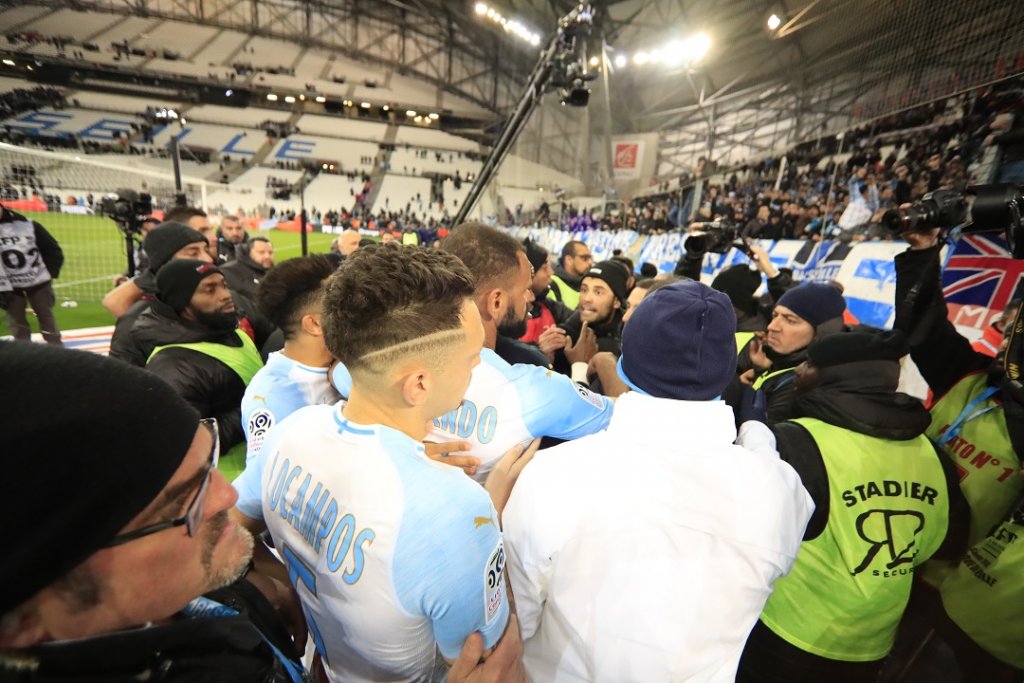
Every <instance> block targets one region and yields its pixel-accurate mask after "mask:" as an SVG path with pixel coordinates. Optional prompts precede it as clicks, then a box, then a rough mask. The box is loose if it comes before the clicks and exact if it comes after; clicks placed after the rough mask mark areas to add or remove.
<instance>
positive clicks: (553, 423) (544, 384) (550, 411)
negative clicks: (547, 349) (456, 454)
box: [509, 364, 614, 439]
mask: <svg viewBox="0 0 1024 683" xmlns="http://www.w3.org/2000/svg"><path fill="white" fill-rule="evenodd" d="M509 373H510V375H509V376H510V379H512V381H513V383H514V385H515V388H516V391H517V392H518V393H519V403H520V405H521V407H522V411H523V422H524V423H525V424H526V428H527V429H528V430H530V434H532V435H533V436H535V437H538V436H552V437H554V438H556V439H578V438H580V437H581V436H586V435H587V434H593V433H594V432H599V431H601V430H603V429H605V428H606V427H607V426H608V422H609V421H610V420H611V419H612V408H613V406H614V403H613V402H612V400H611V399H609V398H607V397H605V396H601V395H600V394H595V393H594V392H592V391H590V390H589V389H587V388H585V387H581V386H580V385H578V384H576V382H573V381H572V379H570V378H568V377H566V376H565V375H560V374H558V373H554V372H550V371H548V370H546V369H544V368H541V367H537V366H536V365H522V364H520V365H513V366H510V368H509Z"/></svg>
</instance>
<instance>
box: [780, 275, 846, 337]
mask: <svg viewBox="0 0 1024 683" xmlns="http://www.w3.org/2000/svg"><path fill="white" fill-rule="evenodd" d="M776 305H778V306H785V307H786V308H788V309H789V310H791V311H793V312H794V313H796V314H797V315H798V316H800V317H801V318H803V319H804V320H806V321H807V322H808V323H810V325H811V327H818V326H819V325H821V324H822V323H824V322H828V321H829V320H835V319H836V318H840V319H841V318H842V317H843V311H845V310H846V300H845V299H843V295H842V294H841V293H840V292H839V290H838V289H836V288H835V287H833V286H832V285H823V284H821V283H818V282H805V283H803V284H802V285H799V286H797V287H794V288H793V289H791V290H789V291H787V292H786V293H785V294H783V295H782V297H781V298H779V301H778V303H777V304H776Z"/></svg>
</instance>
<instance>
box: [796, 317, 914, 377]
mask: <svg viewBox="0 0 1024 683" xmlns="http://www.w3.org/2000/svg"><path fill="white" fill-rule="evenodd" d="M908 353H910V346H909V345H908V344H907V338H906V337H905V336H904V335H903V333H902V332H900V331H899V330H892V331H886V330H879V329H875V328H871V327H858V328H856V329H853V330H850V331H849V332H841V333H839V334H832V335H829V336H827V337H823V338H821V339H819V340H817V341H815V342H813V343H812V344H811V345H810V346H808V347H807V360H808V361H809V362H810V363H811V364H812V365H814V366H815V367H818V368H828V367H832V366H834V365H844V364H846V363H859V362H861V361H871V360H888V361H894V362H897V363H898V362H899V360H900V358H903V356H905V355H907V354H908Z"/></svg>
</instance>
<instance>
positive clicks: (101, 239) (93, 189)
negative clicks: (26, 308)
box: [0, 143, 220, 307]
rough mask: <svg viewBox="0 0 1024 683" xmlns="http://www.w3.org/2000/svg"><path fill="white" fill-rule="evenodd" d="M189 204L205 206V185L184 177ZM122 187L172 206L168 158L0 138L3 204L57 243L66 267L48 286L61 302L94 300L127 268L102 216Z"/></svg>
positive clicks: (111, 226)
mask: <svg viewBox="0 0 1024 683" xmlns="http://www.w3.org/2000/svg"><path fill="white" fill-rule="evenodd" d="M182 186H183V187H182V191H183V193H184V194H185V198H186V201H187V202H188V204H189V205H190V206H198V207H201V208H205V206H206V197H207V194H208V191H210V186H214V187H219V186H220V185H219V183H215V182H211V181H207V180H205V179H202V178H192V177H184V176H183V177H182ZM120 190H133V191H135V192H148V193H149V194H150V195H152V197H153V208H154V209H155V210H160V209H162V210H166V209H169V208H171V207H172V206H174V200H175V187H174V174H173V169H172V161H171V159H169V158H168V159H157V158H153V157H144V156H133V155H115V154H97V155H88V154H84V153H82V152H80V151H78V150H68V151H60V152H55V151H48V150H43V149H38V148H31V147H21V146H16V145H11V144H7V143H0V202H2V203H3V204H4V206H6V207H7V208H9V209H11V210H13V211H16V212H18V213H21V214H23V215H25V216H26V217H29V218H32V219H33V220H36V221H38V222H39V223H40V225H42V226H43V227H44V228H46V230H47V231H48V232H50V234H52V235H53V236H54V238H56V240H57V241H58V242H59V243H60V246H61V249H62V250H63V252H64V267H63V269H62V271H61V275H60V278H58V279H56V280H54V284H53V289H54V293H55V294H56V297H57V302H58V305H63V306H69V307H72V306H76V305H77V304H78V303H79V302H99V301H100V300H102V298H103V296H104V295H105V294H106V293H107V292H108V291H110V289H111V288H112V287H113V284H114V279H115V278H116V277H118V276H119V275H121V274H124V273H125V272H126V269H127V265H128V261H127V255H126V253H125V251H126V240H125V235H124V233H123V232H122V231H121V230H120V229H119V228H118V226H117V224H116V223H115V222H114V221H113V220H111V219H110V218H108V217H106V216H103V215H102V212H103V209H102V206H103V198H104V197H105V196H111V195H115V194H117V193H118V191H120Z"/></svg>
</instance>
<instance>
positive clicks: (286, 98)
mask: <svg viewBox="0 0 1024 683" xmlns="http://www.w3.org/2000/svg"><path fill="white" fill-rule="evenodd" d="M284 101H285V102H287V103H288V104H295V98H294V97H292V96H291V95H288V96H287V97H285V98H284Z"/></svg>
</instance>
